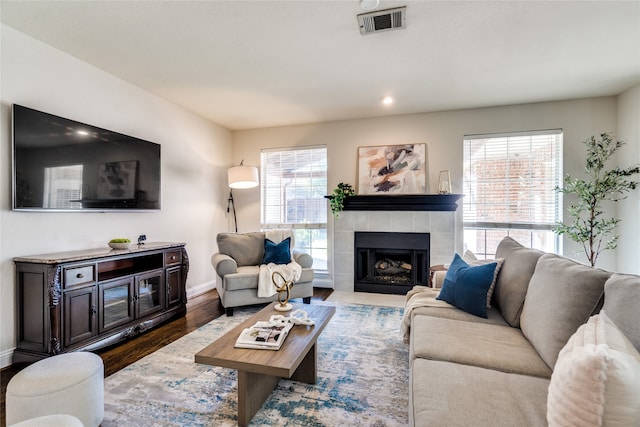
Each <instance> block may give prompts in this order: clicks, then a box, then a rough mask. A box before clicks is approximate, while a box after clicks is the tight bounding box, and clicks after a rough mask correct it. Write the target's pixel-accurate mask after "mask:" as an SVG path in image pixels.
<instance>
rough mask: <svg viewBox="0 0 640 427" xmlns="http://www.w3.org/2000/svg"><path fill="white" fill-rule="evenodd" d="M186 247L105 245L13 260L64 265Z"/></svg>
mask: <svg viewBox="0 0 640 427" xmlns="http://www.w3.org/2000/svg"><path fill="white" fill-rule="evenodd" d="M184 245H185V243H174V242H145V243H144V244H143V245H137V244H135V243H132V244H131V246H130V248H129V249H111V248H110V247H108V246H107V245H106V244H105V247H104V248H95V249H84V250H79V251H69V252H56V253H51V254H42V255H31V256H22V257H15V258H13V262H31V263H34V264H62V263H67V262H75V261H82V260H86V259H95V258H103V257H110V256H114V255H126V254H130V253H136V252H146V251H153V250H157V249H168V248H174V247H182V246H184Z"/></svg>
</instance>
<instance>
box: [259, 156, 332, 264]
mask: <svg viewBox="0 0 640 427" xmlns="http://www.w3.org/2000/svg"><path fill="white" fill-rule="evenodd" d="M260 164H261V168H260V172H261V177H260V178H261V179H260V181H261V182H262V186H261V196H260V199H261V222H262V228H263V229H268V228H293V229H294V231H295V246H296V248H298V249H302V250H304V251H306V252H307V253H309V254H310V255H311V256H312V257H313V267H314V269H315V270H316V271H317V272H319V273H322V272H327V271H328V268H327V260H328V257H327V255H328V251H327V200H326V199H325V198H324V196H325V195H326V194H327V149H326V147H304V148H291V149H278V150H263V151H262V152H261V155H260Z"/></svg>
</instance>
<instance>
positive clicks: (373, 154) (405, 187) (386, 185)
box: [356, 143, 427, 195]
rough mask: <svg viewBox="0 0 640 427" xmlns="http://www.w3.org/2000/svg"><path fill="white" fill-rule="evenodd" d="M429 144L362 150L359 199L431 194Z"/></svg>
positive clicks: (360, 148) (358, 163) (359, 164)
mask: <svg viewBox="0 0 640 427" xmlns="http://www.w3.org/2000/svg"><path fill="white" fill-rule="evenodd" d="M426 160H427V144H424V143H421V144H400V145H379V146H364V147H358V160H357V184H356V189H357V193H358V194H359V195H368V194H386V195H390V194H425V193H427V163H426Z"/></svg>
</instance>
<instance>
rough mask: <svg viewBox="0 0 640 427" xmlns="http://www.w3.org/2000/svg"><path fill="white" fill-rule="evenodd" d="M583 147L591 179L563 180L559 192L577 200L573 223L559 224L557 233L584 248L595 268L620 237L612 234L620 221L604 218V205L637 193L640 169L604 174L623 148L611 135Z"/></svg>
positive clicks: (573, 206)
mask: <svg viewBox="0 0 640 427" xmlns="http://www.w3.org/2000/svg"><path fill="white" fill-rule="evenodd" d="M583 143H584V144H585V145H586V146H587V158H586V166H585V171H586V173H587V176H588V178H586V179H580V178H571V176H569V175H567V176H566V177H565V178H564V188H556V191H558V192H560V193H564V194H569V195H573V196H575V197H577V200H576V201H575V202H573V203H571V205H569V208H568V209H567V210H568V211H569V215H570V216H571V220H570V221H569V222H566V223H563V222H558V223H557V224H556V228H555V230H554V231H555V232H556V233H557V234H559V235H562V234H566V235H567V236H568V237H569V238H570V239H571V240H573V241H574V242H577V243H580V244H582V247H583V248H584V253H585V255H586V256H587V259H588V260H589V263H590V264H591V266H592V267H593V266H595V265H596V261H597V259H598V255H600V252H602V251H604V250H615V249H616V248H617V247H618V238H619V237H620V236H619V235H613V236H611V237H607V236H609V235H610V234H612V233H613V232H614V230H615V228H616V226H617V225H618V223H619V222H620V221H621V219H619V218H605V217H603V214H604V208H603V207H602V203H603V202H605V201H609V202H617V201H619V200H622V199H624V198H626V197H627V196H626V193H628V192H630V191H631V190H635V188H636V187H637V185H638V181H633V180H631V179H630V177H632V176H633V175H636V174H638V173H640V167H639V166H637V165H636V166H632V167H629V168H626V169H621V168H620V167H619V166H616V167H615V168H614V169H610V170H605V169H604V167H605V164H606V162H607V161H608V160H609V159H610V158H611V157H612V156H613V155H614V153H615V152H616V151H618V150H619V149H620V148H622V146H623V145H624V142H623V141H615V140H614V139H613V138H612V137H611V136H610V135H609V134H608V133H603V134H601V135H600V139H596V138H595V136H592V137H590V138H588V139H587V140H586V141H583Z"/></svg>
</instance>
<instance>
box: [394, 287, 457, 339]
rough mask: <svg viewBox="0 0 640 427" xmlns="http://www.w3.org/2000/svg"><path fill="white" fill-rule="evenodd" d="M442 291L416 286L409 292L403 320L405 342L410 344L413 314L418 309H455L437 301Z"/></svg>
mask: <svg viewBox="0 0 640 427" xmlns="http://www.w3.org/2000/svg"><path fill="white" fill-rule="evenodd" d="M439 293H440V289H433V288H428V287H426V286H414V287H413V289H411V290H410V291H409V292H407V302H406V303H405V306H404V317H403V318H402V338H403V339H404V342H406V343H408V342H409V328H410V327H411V312H412V311H413V309H415V308H418V307H442V308H455V307H454V306H452V305H451V304H449V303H447V302H444V301H440V300H437V299H436V297H437V296H438V294H439Z"/></svg>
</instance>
